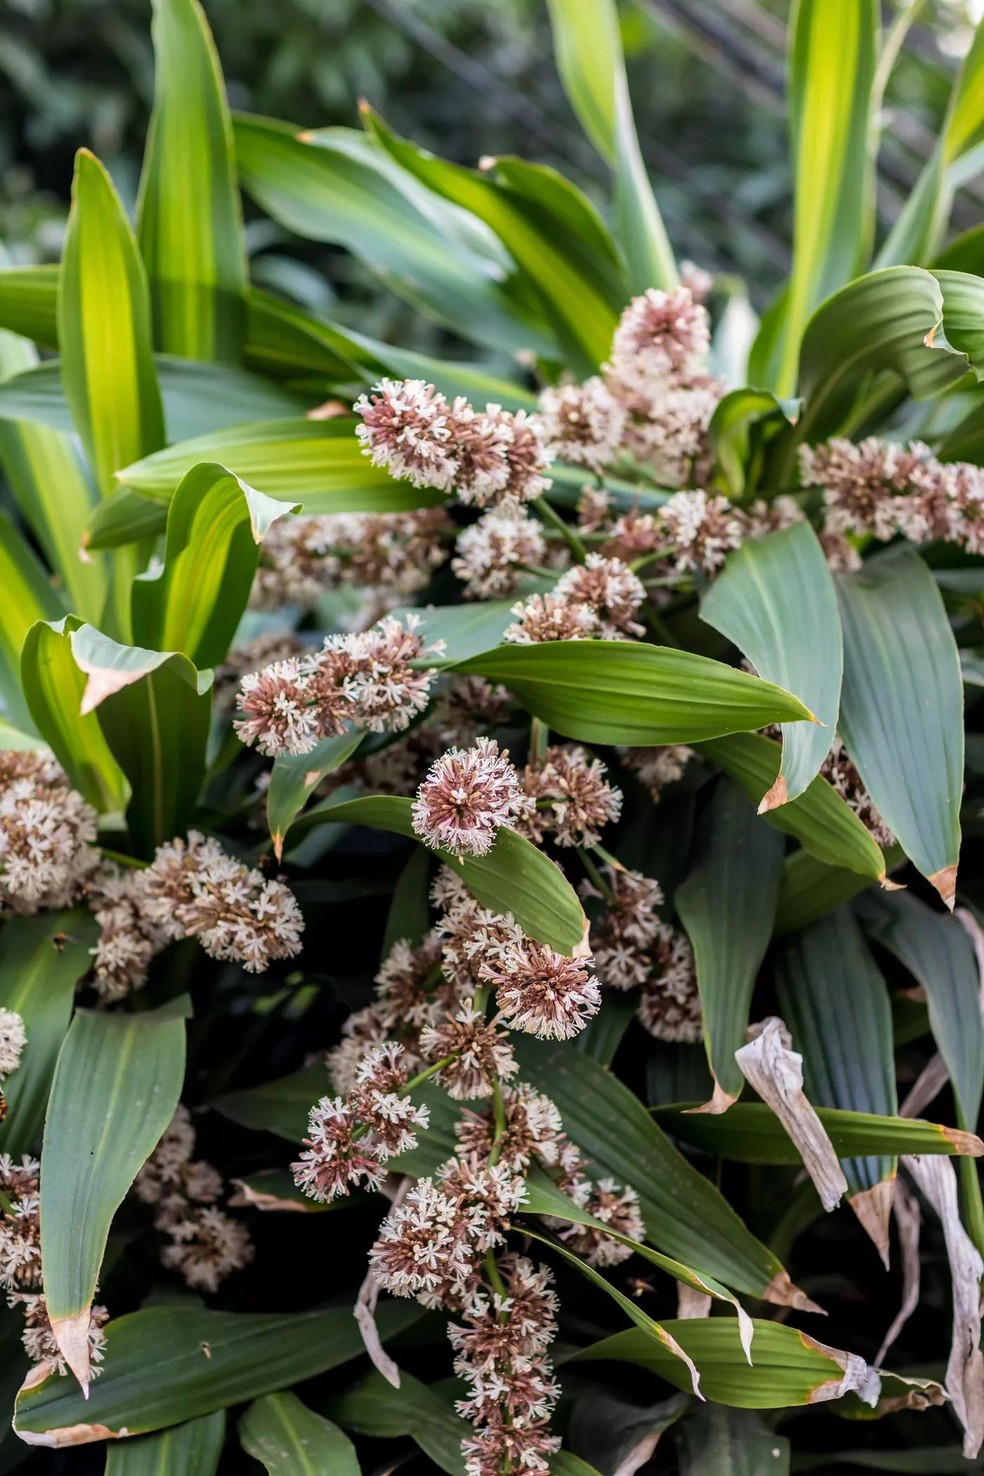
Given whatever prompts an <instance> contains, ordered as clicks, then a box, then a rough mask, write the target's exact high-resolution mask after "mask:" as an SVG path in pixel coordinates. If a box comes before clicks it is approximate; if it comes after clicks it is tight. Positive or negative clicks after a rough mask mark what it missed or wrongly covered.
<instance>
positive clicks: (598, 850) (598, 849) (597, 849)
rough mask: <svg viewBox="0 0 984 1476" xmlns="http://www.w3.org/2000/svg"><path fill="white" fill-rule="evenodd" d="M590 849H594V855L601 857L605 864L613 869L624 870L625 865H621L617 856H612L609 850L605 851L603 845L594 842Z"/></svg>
mask: <svg viewBox="0 0 984 1476" xmlns="http://www.w3.org/2000/svg"><path fill="white" fill-rule="evenodd" d="M591 849H592V850H593V851H594V853H595V855H596V856H600V857H601V859H602V861H604V863H605V865H606V866H611V867H612V869H613V870H614V871H624V870H625V867H624V866H623V865H622V863H621V861H620V860H619V859H618V857H617V856H613V855H612V854H611V852H610V851H606V850H605V848H604V846H599V845H598V843H597V842H595V844H594V845H593V846H592V848H591Z"/></svg>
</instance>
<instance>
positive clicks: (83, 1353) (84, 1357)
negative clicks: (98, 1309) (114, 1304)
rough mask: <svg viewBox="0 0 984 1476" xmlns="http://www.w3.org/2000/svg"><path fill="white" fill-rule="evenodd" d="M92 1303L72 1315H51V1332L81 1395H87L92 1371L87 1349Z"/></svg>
mask: <svg viewBox="0 0 984 1476" xmlns="http://www.w3.org/2000/svg"><path fill="white" fill-rule="evenodd" d="M91 1314H92V1304H91V1303H89V1305H87V1306H86V1307H83V1309H82V1311H81V1312H77V1313H76V1314H75V1316H74V1317H52V1319H51V1333H52V1336H53V1337H54V1340H55V1342H56V1343H57V1344H58V1347H59V1348H60V1349H61V1352H62V1356H63V1357H64V1359H65V1362H66V1363H67V1364H68V1366H69V1368H70V1369H71V1370H72V1373H73V1374H74V1375H75V1377H76V1378H77V1379H78V1381H79V1386H80V1388H81V1390H82V1397H83V1398H84V1399H88V1397H89V1380H90V1377H91V1373H92V1367H91V1361H90V1351H89V1325H90V1318H91Z"/></svg>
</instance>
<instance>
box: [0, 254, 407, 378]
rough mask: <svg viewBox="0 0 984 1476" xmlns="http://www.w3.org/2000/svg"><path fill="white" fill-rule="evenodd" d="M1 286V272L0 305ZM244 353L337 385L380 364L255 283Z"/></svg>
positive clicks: (259, 364)
mask: <svg viewBox="0 0 984 1476" xmlns="http://www.w3.org/2000/svg"><path fill="white" fill-rule="evenodd" d="M2 287H3V281H2V276H0V306H2ZM244 358H245V361H246V363H247V364H249V365H250V367H251V368H253V369H256V370H258V371H259V372H260V373H262V374H269V375H275V376H277V377H278V378H283V377H286V378H288V379H296V378H298V377H300V376H304V375H318V376H320V377H322V378H324V379H327V380H332V381H335V382H337V383H339V384H346V383H349V382H351V381H358V380H363V379H367V378H368V377H370V376H371V377H373V378H375V377H377V375H378V373H379V371H380V369H381V366H380V365H378V364H377V363H376V361H375V359H374V357H373V355H372V354H367V353H366V352H365V351H364V350H363V348H362V347H361V342H360V337H359V335H356V334H353V333H350V332H349V330H348V329H345V328H341V327H339V325H338V324H337V323H329V322H327V321H326V320H325V319H324V318H315V317H313V316H312V315H311V314H310V313H305V312H302V311H301V309H300V308H299V307H295V305H294V304H293V303H289V302H282V301H281V299H280V298H278V297H273V296H271V295H270V293H268V292H263V291H262V290H261V289H260V288H259V287H251V288H250V289H249V292H248V294H247V297H246V346H245V349H244Z"/></svg>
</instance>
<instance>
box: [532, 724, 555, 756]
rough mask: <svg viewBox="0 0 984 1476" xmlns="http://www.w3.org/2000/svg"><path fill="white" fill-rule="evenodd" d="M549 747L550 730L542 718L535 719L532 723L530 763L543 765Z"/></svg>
mask: <svg viewBox="0 0 984 1476" xmlns="http://www.w3.org/2000/svg"><path fill="white" fill-rule="evenodd" d="M549 746H550V729H549V728H548V727H547V725H546V723H545V722H544V721H543V719H542V718H538V717H535V718H534V719H533V721H532V722H531V723H530V763H531V764H540V763H542V762H543V759H544V757H545V755H546V752H547V749H548V748H549Z"/></svg>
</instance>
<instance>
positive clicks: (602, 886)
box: [577, 847, 612, 897]
mask: <svg viewBox="0 0 984 1476" xmlns="http://www.w3.org/2000/svg"><path fill="white" fill-rule="evenodd" d="M577 854H578V855H579V856H580V858H581V860H582V862H583V863H584V869H585V871H586V872H587V873H588V876H589V877H590V878H591V880H592V882H593V883H594V886H595V888H596V890H597V891H599V892H600V893H601V895H602V896H603V897H610V896H611V895H612V889H611V887H610V886H609V885H608V883H607V882H606V881H605V878H604V877H603V876H602V874H601V872H600V871H599V870H598V868H597V866H596V865H595V864H594V862H593V861H592V859H591V857H590V856H589V855H588V853H587V851H585V850H584V849H583V848H581V847H578V852H577Z"/></svg>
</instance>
